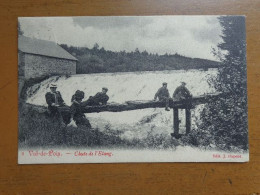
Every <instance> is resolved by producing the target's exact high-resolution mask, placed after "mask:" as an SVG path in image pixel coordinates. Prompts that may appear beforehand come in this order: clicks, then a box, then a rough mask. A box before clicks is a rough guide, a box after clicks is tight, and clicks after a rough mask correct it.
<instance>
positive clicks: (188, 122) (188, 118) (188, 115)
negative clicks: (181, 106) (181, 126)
mask: <svg viewBox="0 0 260 195" xmlns="http://www.w3.org/2000/svg"><path fill="white" fill-rule="evenodd" d="M185 115H186V134H189V133H190V130H191V112H190V109H189V108H186V109H185Z"/></svg>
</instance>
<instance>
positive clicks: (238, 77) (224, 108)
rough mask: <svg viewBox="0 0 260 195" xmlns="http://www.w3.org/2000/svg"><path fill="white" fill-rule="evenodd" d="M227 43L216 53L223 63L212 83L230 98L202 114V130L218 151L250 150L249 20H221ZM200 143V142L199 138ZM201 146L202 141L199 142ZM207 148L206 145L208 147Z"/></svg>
mask: <svg viewBox="0 0 260 195" xmlns="http://www.w3.org/2000/svg"><path fill="white" fill-rule="evenodd" d="M219 21H220V24H221V26H222V39H223V42H222V43H220V44H219V45H218V49H219V50H218V51H214V53H215V55H218V57H219V58H220V60H221V62H222V66H221V68H220V69H219V73H218V75H217V76H216V77H214V78H211V79H210V80H209V83H210V84H211V85H212V86H214V87H215V88H216V90H217V91H219V92H222V93H226V95H225V96H224V97H222V98H220V99H218V100H217V101H212V102H209V103H208V104H207V105H206V106H205V108H204V110H203V112H202V113H201V119H202V123H201V124H200V125H199V129H200V130H201V131H202V132H205V133H204V134H205V136H206V135H208V134H210V136H211V143H212V144H214V145H216V146H217V147H218V148H221V149H226V150H230V149H232V148H234V147H236V148H241V149H244V150H246V149H248V124H247V83H246V77H247V76H246V39H245V18H244V17H242V16H241V17H240V16H239V17H238V16H221V17H219ZM198 139H199V138H198ZM197 142H198V143H199V141H198V140H197ZM204 144H206V143H204Z"/></svg>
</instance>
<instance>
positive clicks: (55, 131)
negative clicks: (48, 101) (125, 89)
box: [19, 104, 178, 149]
mask: <svg viewBox="0 0 260 195" xmlns="http://www.w3.org/2000/svg"><path fill="white" fill-rule="evenodd" d="M152 131H153V128H151V131H150V132H148V136H147V137H146V138H144V139H139V138H135V139H133V140H125V139H122V138H121V137H120V135H121V133H122V132H120V131H115V130H113V129H111V126H110V125H107V126H106V127H105V130H103V131H102V132H101V131H100V130H99V129H98V128H96V129H88V128H86V127H63V128H62V127H61V126H60V124H59V122H58V121H57V120H55V119H53V118H50V117H49V116H48V115H46V114H45V113H44V112H39V111H37V110H36V109H35V108H34V107H33V106H29V105H26V104H23V105H20V107H19V148H26V147H30V148H31V147H41V148H49V147H106V148H127V149H144V148H147V149H148V148H149V149H152V148H154V149H165V148H175V147H176V146H177V145H178V141H177V140H175V139H174V138H169V137H167V136H166V135H158V134H157V135H153V133H152Z"/></svg>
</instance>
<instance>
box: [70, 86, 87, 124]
mask: <svg viewBox="0 0 260 195" xmlns="http://www.w3.org/2000/svg"><path fill="white" fill-rule="evenodd" d="M84 96H85V94H84V92H83V91H80V90H77V91H76V92H75V94H74V95H73V97H72V105H71V106H70V112H71V119H70V121H71V122H70V124H69V125H68V126H71V123H72V122H73V121H75V123H76V125H77V126H85V127H87V128H91V125H90V123H89V120H88V119H87V118H86V116H85V114H84V113H83V111H82V107H83V106H82V100H83V98H84Z"/></svg>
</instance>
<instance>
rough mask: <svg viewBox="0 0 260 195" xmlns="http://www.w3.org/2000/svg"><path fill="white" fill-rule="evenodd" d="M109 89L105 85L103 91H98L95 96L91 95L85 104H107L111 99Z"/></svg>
mask: <svg viewBox="0 0 260 195" xmlns="http://www.w3.org/2000/svg"><path fill="white" fill-rule="evenodd" d="M107 91H108V89H107V88H106V87H103V88H102V91H101V92H98V93H97V94H96V95H95V96H90V97H89V99H88V100H87V101H86V103H85V104H86V105H88V106H98V105H106V104H107V101H108V100H109V97H108V95H107Z"/></svg>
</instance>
